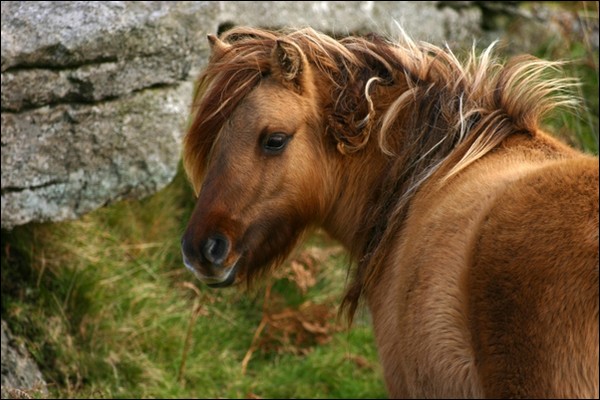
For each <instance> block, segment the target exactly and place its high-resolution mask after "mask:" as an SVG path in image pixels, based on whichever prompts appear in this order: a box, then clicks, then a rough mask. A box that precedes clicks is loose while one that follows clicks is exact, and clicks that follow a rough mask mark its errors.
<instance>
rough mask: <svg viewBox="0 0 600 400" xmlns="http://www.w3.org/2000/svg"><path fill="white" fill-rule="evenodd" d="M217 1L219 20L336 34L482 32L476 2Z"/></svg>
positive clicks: (458, 35)
mask: <svg viewBox="0 0 600 400" xmlns="http://www.w3.org/2000/svg"><path fill="white" fill-rule="evenodd" d="M220 3H221V10H220V13H219V19H220V21H221V23H228V24H233V25H251V26H263V27H275V28H277V27H304V26H310V27H313V28H315V29H317V30H320V31H323V32H327V33H330V34H334V35H339V36H344V35H347V34H349V33H367V32H377V33H380V34H383V35H388V36H391V37H394V36H397V34H398V25H401V26H402V28H403V29H404V30H405V31H406V32H408V33H409V34H410V35H411V36H412V37H414V38H416V39H419V40H427V41H430V42H433V43H444V42H445V41H448V40H451V41H454V40H465V39H468V40H469V41H470V40H472V36H473V35H474V34H477V33H479V32H480V28H479V25H480V18H481V12H480V10H479V8H477V7H470V8H462V9H460V10H456V9H454V8H450V7H439V2H438V1H419V2H408V1H402V2H399V1H353V2H347V1H289V2H288V1H272V2H246V1H224V2H220Z"/></svg>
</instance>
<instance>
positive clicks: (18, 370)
mask: <svg viewBox="0 0 600 400" xmlns="http://www.w3.org/2000/svg"><path fill="white" fill-rule="evenodd" d="M34 394H36V395H38V396H39V395H41V396H48V389H47V387H46V382H45V381H44V379H43V377H42V374H41V373H40V370H39V368H38V366H37V365H36V363H35V362H34V361H33V360H32V359H31V356H30V355H29V352H28V351H27V350H26V349H25V347H24V346H23V345H22V344H19V343H17V342H16V341H15V340H14V339H13V337H12V335H11V333H10V331H9V330H8V327H7V326H6V322H4V320H2V398H3V399H11V398H33V395H34ZM28 396H30V397H28Z"/></svg>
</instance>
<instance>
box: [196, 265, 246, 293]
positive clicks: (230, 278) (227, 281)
mask: <svg viewBox="0 0 600 400" xmlns="http://www.w3.org/2000/svg"><path fill="white" fill-rule="evenodd" d="M238 261H239V259H238V260H237V261H236V262H235V263H234V264H233V266H231V267H230V269H229V271H228V272H226V274H225V277H224V279H223V280H221V281H218V282H215V281H214V280H213V279H211V280H209V281H207V280H206V279H205V280H204V283H205V284H206V286H208V287H210V288H224V287H228V286H231V285H233V283H234V282H235V277H236V274H237V269H238ZM200 280H202V279H200Z"/></svg>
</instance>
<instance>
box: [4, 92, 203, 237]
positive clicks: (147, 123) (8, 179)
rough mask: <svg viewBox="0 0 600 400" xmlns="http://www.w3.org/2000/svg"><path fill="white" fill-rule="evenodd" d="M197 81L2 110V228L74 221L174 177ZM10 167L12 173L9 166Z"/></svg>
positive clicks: (149, 192)
mask: <svg viewBox="0 0 600 400" xmlns="http://www.w3.org/2000/svg"><path fill="white" fill-rule="evenodd" d="M191 93H192V84H191V83H186V84H182V85H179V86H176V87H173V88H168V89H166V88H160V89H146V90H143V91H140V92H136V93H133V94H129V95H127V96H123V97H120V98H118V99H116V100H113V101H104V102H101V103H97V104H94V105H91V106H90V105H80V104H61V105H57V106H54V107H48V106H46V107H42V108H37V109H35V110H30V111H26V112H21V113H18V114H15V113H10V112H3V113H2V165H3V168H2V225H3V226H5V225H7V224H8V225H9V226H14V225H21V224H24V223H26V222H29V221H31V220H37V221H40V220H41V221H44V220H63V219H68V218H75V217H77V216H79V215H81V214H83V213H85V212H88V211H91V210H93V209H95V208H98V207H100V206H102V205H104V204H106V203H108V202H113V201H115V200H118V199H122V198H126V197H143V196H147V195H149V194H151V193H154V192H156V191H157V190H159V189H160V188H162V187H163V186H165V185H166V184H167V183H168V182H170V180H171V179H172V178H173V175H174V174H175V171H176V169H177V164H178V162H179V158H180V147H181V132H183V126H182V123H183V122H184V121H185V120H186V117H187V114H188V111H189V110H188V103H189V100H188V99H190V98H191ZM4 165H10V166H11V167H10V168H4Z"/></svg>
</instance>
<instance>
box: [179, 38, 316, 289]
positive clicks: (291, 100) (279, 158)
mask: <svg viewBox="0 0 600 400" xmlns="http://www.w3.org/2000/svg"><path fill="white" fill-rule="evenodd" d="M278 46H279V45H278ZM279 47H281V46H279ZM290 49H291V50H290ZM280 51H284V50H282V49H280ZM287 51H288V53H289V52H290V51H292V52H293V54H287V53H286V54H284V55H282V54H279V55H277V54H276V50H274V63H275V65H273V67H272V73H271V74H270V75H269V76H267V77H265V78H263V80H261V82H260V83H259V84H258V85H257V86H256V88H254V89H253V90H252V91H251V92H250V93H249V94H248V95H247V96H246V97H245V98H244V99H243V100H241V101H240V103H239V104H238V105H237V106H236V108H235V109H234V110H233V112H232V113H231V115H230V116H228V119H227V120H226V122H225V123H224V124H223V126H222V128H221V131H220V132H219V134H218V135H217V136H216V139H215V141H214V143H213V144H212V148H211V151H210V154H209V155H208V157H207V160H206V161H207V166H206V170H205V178H204V180H203V183H202V186H201V189H200V192H199V197H198V200H197V203H196V206H195V209H194V211H193V214H192V216H191V218H190V221H189V223H188V227H187V230H186V232H185V233H184V235H183V239H182V251H183V258H184V263H185V265H186V266H187V268H189V269H190V270H192V271H193V272H194V273H195V274H196V276H197V277H198V278H199V279H200V280H201V281H203V282H205V283H206V284H208V285H209V286H212V287H222V286H228V285H230V284H232V283H233V282H235V281H236V278H237V280H240V279H242V278H251V277H253V276H254V275H255V274H256V273H258V272H260V271H262V270H264V267H266V266H270V265H274V264H277V262H279V261H282V260H283V259H284V258H285V256H287V255H288V254H289V252H290V251H291V249H292V248H293V246H294V245H295V244H296V242H297V239H298V237H299V236H300V235H301V233H302V232H303V231H304V229H305V228H306V227H308V226H309V225H310V224H312V223H314V222H316V221H317V220H318V219H319V218H321V216H322V214H323V204H324V201H323V197H324V195H325V186H326V185H325V177H326V176H327V173H326V170H327V165H326V164H325V160H326V157H324V155H323V154H322V152H323V151H324V144H323V142H322V141H321V139H320V137H321V136H322V135H320V134H319V125H320V123H319V121H318V120H317V117H316V114H317V113H316V112H315V104H314V99H313V96H312V95H311V90H312V88H311V82H310V79H311V78H310V76H309V74H308V71H307V68H308V65H304V64H302V65H300V67H299V69H298V71H302V73H301V74H300V73H299V72H298V71H296V74H295V75H294V74H291V75H290V74H288V75H285V73H286V72H287V71H286V70H283V71H282V70H281V65H280V63H279V62H278V60H279V59H281V57H295V60H296V61H298V62H305V59H304V58H303V57H302V54H301V53H300V54H298V53H297V52H298V51H300V50H299V49H298V48H296V47H294V46H292V47H289V48H288V50H287ZM298 57H299V58H298ZM286 60H287V59H286ZM285 66H286V67H288V68H290V67H291V68H298V66H297V65H296V66H293V65H291V64H289V63H288V64H285ZM199 117H200V118H201V117H202V116H199Z"/></svg>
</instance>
